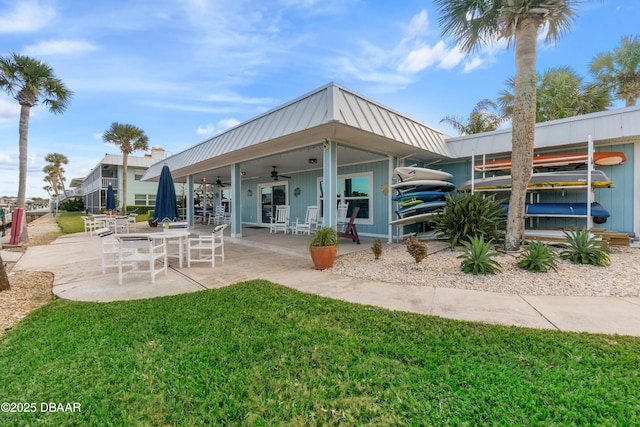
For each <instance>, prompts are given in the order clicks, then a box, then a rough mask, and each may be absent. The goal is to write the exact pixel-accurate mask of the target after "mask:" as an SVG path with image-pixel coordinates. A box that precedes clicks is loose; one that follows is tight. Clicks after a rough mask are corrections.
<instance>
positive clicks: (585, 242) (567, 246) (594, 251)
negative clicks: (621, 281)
mask: <svg viewBox="0 0 640 427" xmlns="http://www.w3.org/2000/svg"><path fill="white" fill-rule="evenodd" d="M564 236H565V239H566V240H567V241H566V243H564V244H563V247H564V249H562V251H561V252H560V256H561V257H562V258H565V259H568V260H570V261H571V262H572V263H574V264H591V265H597V266H605V265H609V264H610V263H611V259H610V258H609V248H608V247H607V245H606V244H605V243H604V242H603V241H602V240H601V239H600V238H599V237H597V236H595V235H593V234H591V233H589V232H588V231H587V230H585V229H582V230H578V231H570V232H566V231H565V233H564Z"/></svg>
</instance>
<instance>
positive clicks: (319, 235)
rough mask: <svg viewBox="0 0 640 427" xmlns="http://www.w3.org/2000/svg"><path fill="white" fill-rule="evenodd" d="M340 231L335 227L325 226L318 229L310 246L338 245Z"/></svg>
mask: <svg viewBox="0 0 640 427" xmlns="http://www.w3.org/2000/svg"><path fill="white" fill-rule="evenodd" d="M337 245H338V233H337V232H336V230H335V228H333V227H324V228H321V229H319V230H317V231H316V234H314V235H313V237H312V238H311V241H310V242H309V246H337Z"/></svg>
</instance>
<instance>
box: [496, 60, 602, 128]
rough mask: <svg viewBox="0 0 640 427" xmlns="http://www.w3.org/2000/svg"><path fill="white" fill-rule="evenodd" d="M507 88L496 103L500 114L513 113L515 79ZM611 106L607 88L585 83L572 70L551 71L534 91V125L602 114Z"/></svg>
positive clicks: (548, 71)
mask: <svg viewBox="0 0 640 427" xmlns="http://www.w3.org/2000/svg"><path fill="white" fill-rule="evenodd" d="M506 85H507V89H505V90H503V91H502V92H501V93H500V97H499V98H498V102H499V103H500V108H501V109H502V114H503V115H504V116H505V117H506V118H509V119H510V118H511V115H512V114H513V100H514V96H513V90H514V86H515V80H514V78H513V77H512V78H509V79H508V80H507V81H506ZM610 105H611V96H610V95H609V91H608V90H607V89H606V88H603V87H601V86H599V85H594V84H584V83H583V78H582V77H581V76H579V75H578V74H577V73H576V72H575V71H574V70H573V69H571V67H557V68H551V69H549V70H547V71H545V72H544V74H543V75H542V76H541V77H540V78H539V79H538V86H537V89H536V123H541V122H546V121H548V120H556V119H564V118H566V117H573V116H579V115H581V114H588V113H595V112H598V111H604V110H606V109H607V107H609V106H610Z"/></svg>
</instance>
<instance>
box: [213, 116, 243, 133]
mask: <svg viewBox="0 0 640 427" xmlns="http://www.w3.org/2000/svg"><path fill="white" fill-rule="evenodd" d="M239 124H240V121H239V120H237V119H235V118H233V117H229V118H226V119H222V120H220V121H219V122H218V127H220V130H226V129H230V128H232V127H234V126H238V125H239Z"/></svg>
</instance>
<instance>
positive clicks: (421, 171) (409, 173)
mask: <svg viewBox="0 0 640 427" xmlns="http://www.w3.org/2000/svg"><path fill="white" fill-rule="evenodd" d="M393 176H394V178H395V179H397V180H399V181H420V180H425V179H436V180H440V181H446V180H449V179H452V178H453V175H451V174H450V173H449V172H444V171H441V170H436V169H427V168H419V167H415V166H406V167H397V168H395V169H394V170H393Z"/></svg>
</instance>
